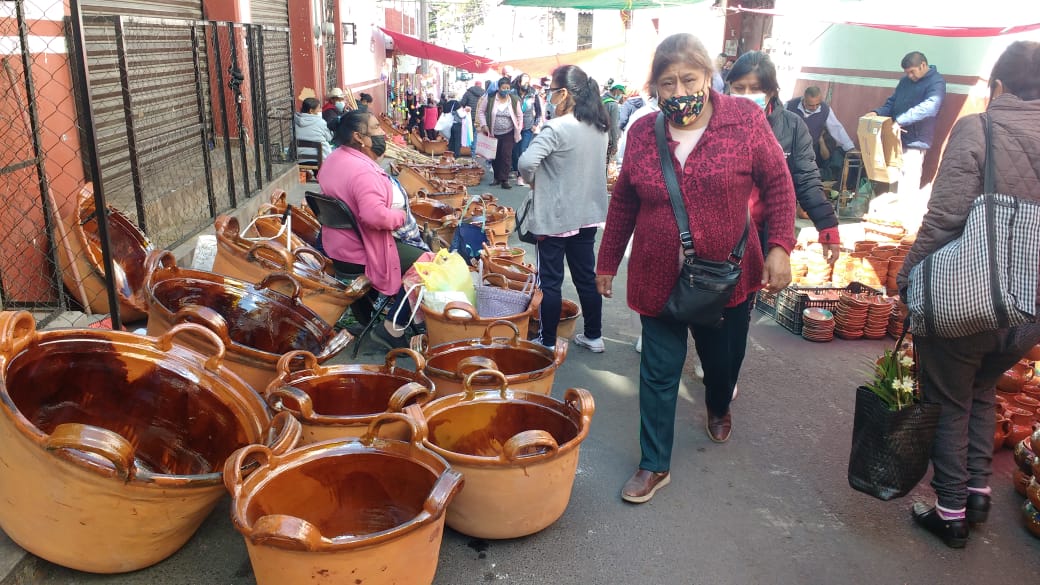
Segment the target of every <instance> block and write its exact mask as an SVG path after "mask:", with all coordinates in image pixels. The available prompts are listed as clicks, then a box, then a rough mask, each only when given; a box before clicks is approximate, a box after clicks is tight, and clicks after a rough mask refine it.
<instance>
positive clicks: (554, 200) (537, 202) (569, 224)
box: [519, 114, 607, 235]
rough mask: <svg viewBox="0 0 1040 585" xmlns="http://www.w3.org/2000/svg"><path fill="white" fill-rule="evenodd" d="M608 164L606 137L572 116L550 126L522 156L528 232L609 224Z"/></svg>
mask: <svg viewBox="0 0 1040 585" xmlns="http://www.w3.org/2000/svg"><path fill="white" fill-rule="evenodd" d="M606 159H607V133H606V132H600V131H599V130H597V129H596V128H595V127H593V126H592V125H590V124H586V123H584V122H579V121H578V119H577V118H575V117H574V116H573V115H571V114H567V115H566V116H561V117H559V118H553V119H551V120H549V121H548V122H546V123H545V126H543V127H542V130H541V132H539V133H538V134H537V135H535V137H534V140H532V141H531V145H530V146H528V147H527V150H526V151H524V154H523V155H521V156H520V165H519V167H520V174H521V175H523V177H524V180H525V181H527V182H528V183H529V184H530V185H531V186H532V187H531V188H532V197H533V200H532V204H531V211H530V219H528V220H527V222H526V223H525V227H526V228H527V229H528V230H530V231H531V233H535V234H540V235H554V234H562V233H564V232H568V231H571V230H576V229H579V228H581V227H583V226H587V225H591V224H596V223H601V222H603V221H605V220H606V218H607V169H606Z"/></svg>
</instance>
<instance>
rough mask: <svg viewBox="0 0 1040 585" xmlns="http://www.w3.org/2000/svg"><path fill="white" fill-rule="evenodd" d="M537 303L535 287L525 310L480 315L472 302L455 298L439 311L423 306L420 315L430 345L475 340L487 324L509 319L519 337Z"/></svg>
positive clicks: (539, 300) (539, 297) (539, 296)
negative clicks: (421, 314)
mask: <svg viewBox="0 0 1040 585" xmlns="http://www.w3.org/2000/svg"><path fill="white" fill-rule="evenodd" d="M541 304H542V291H541V290H539V289H535V290H534V293H533V294H532V295H531V304H530V305H528V307H527V310H526V311H524V312H523V313H517V314H516V315H509V316H506V317H499V318H495V319H487V318H482V317H480V316H479V315H477V309H476V308H475V307H474V306H473V305H471V304H469V303H463V302H459V301H452V302H450V303H447V304H446V305H444V311H443V312H437V311H435V310H433V309H431V308H429V307H423V314H424V315H425V316H426V336H427V338H428V345H429V346H430V347H433V346H437V345H441V344H443V343H449V342H452V341H459V340H462V339H476V338H478V337H480V336H482V335H483V334H484V330H485V329H487V326H488V325H491V324H492V323H494V322H495V321H509V322H510V323H512V324H513V325H516V328H517V330H518V331H519V332H520V338H521V339H526V338H527V332H528V331H529V329H530V325H531V317H533V316H534V315H537V314H538V307H539V306H541Z"/></svg>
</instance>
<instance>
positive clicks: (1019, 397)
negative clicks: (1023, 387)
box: [1009, 392, 1040, 420]
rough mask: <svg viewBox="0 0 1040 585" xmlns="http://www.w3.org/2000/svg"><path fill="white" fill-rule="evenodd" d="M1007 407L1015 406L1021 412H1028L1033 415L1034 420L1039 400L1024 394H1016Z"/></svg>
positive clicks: (1039, 406) (1039, 403) (1039, 404)
mask: <svg viewBox="0 0 1040 585" xmlns="http://www.w3.org/2000/svg"><path fill="white" fill-rule="evenodd" d="M1009 405H1013V406H1017V407H1019V408H1021V409H1023V410H1028V411H1030V412H1032V413H1033V418H1034V420H1035V418H1036V410H1037V409H1038V408H1040V400H1037V399H1036V398H1033V397H1032V396H1029V395H1028V394H1025V393H1021V392H1020V393H1018V394H1016V395H1015V397H1014V398H1012V399H1011V402H1010V403H1009Z"/></svg>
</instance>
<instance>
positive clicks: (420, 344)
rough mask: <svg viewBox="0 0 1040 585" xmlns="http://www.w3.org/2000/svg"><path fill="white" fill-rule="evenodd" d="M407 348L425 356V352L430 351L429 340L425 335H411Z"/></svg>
mask: <svg viewBox="0 0 1040 585" xmlns="http://www.w3.org/2000/svg"><path fill="white" fill-rule="evenodd" d="M408 345H409V347H410V348H411V350H412V351H414V352H415V353H417V354H419V355H426V352H427V351H429V349H430V338H429V337H427V335H426V334H425V333H423V334H422V335H413V336H412V339H411V341H409V342H408Z"/></svg>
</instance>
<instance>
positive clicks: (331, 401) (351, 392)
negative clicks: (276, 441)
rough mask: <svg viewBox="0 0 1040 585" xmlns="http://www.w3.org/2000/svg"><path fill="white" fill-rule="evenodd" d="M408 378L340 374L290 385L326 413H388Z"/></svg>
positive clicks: (318, 410) (317, 408)
mask: <svg viewBox="0 0 1040 585" xmlns="http://www.w3.org/2000/svg"><path fill="white" fill-rule="evenodd" d="M408 382H411V380H410V379H409V378H404V377H402V376H391V375H389V374H377V373H362V372H357V373H341V374H334V375H329V376H323V377H320V378H307V379H303V380H300V381H298V382H293V383H292V384H291V385H292V386H295V387H296V388H298V389H300V390H303V391H304V392H306V393H307V394H308V395H310V397H311V402H312V404H313V405H314V411H315V412H317V413H318V414H323V415H327V416H363V415H368V414H378V413H381V412H386V409H387V407H388V405H389V404H390V397H391V396H393V394H394V392H396V391H397V389H398V388H400V387H401V386H403V385H405V384H407V383H408Z"/></svg>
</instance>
